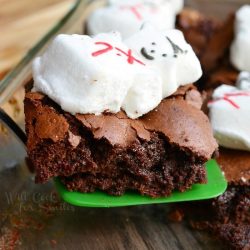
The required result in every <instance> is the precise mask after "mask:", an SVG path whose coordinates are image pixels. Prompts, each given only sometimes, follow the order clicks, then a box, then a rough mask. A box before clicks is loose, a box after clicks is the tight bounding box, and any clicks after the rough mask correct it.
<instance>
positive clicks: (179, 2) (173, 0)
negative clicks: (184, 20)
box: [108, 0, 184, 14]
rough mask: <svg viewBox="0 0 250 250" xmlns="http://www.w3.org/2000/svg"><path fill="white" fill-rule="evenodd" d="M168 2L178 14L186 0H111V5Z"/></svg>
mask: <svg viewBox="0 0 250 250" xmlns="http://www.w3.org/2000/svg"><path fill="white" fill-rule="evenodd" d="M164 2H168V3H170V4H171V6H172V8H173V10H174V11H175V14H178V13H179V12H180V11H181V10H182V9H183V7H184V0H109V1H108V3H109V4H110V5H124V4H132V5H133V4H139V3H149V4H164Z"/></svg>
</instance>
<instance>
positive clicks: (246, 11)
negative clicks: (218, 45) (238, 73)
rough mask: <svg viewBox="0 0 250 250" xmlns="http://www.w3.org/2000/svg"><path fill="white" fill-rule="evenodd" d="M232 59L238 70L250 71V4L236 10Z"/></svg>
mask: <svg viewBox="0 0 250 250" xmlns="http://www.w3.org/2000/svg"><path fill="white" fill-rule="evenodd" d="M230 59H231V63H232V64H233V65H234V66H235V67H236V68H237V69H238V70H245V71H250V5H244V6H243V7H241V8H240V9H239V10H238V11H237V12H236V21H235V38H234V41H233V43H232V46H231V53H230Z"/></svg>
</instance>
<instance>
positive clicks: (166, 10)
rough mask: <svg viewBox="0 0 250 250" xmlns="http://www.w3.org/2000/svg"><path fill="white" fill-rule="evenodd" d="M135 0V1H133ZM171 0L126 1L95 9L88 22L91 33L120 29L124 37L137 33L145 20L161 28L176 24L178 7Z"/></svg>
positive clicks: (169, 27) (171, 26)
mask: <svg viewBox="0 0 250 250" xmlns="http://www.w3.org/2000/svg"><path fill="white" fill-rule="evenodd" d="M132 2H133V3H132ZM177 8H179V7H178V6H175V5H172V4H171V2H169V1H157V2H154V1H142V0H136V1H125V2H123V4H114V5H110V6H106V7H104V8H99V9H97V10H96V11H94V12H93V13H92V14H91V15H90V17H89V19H88V22H87V29H88V33H89V34H90V35H96V34H99V33H102V32H111V31H114V30H115V31H119V32H120V33H121V35H122V37H123V39H125V38H128V37H130V36H132V35H133V34H135V33H137V32H138V31H139V30H140V28H141V26H142V24H143V23H144V22H148V21H149V22H151V23H152V24H153V25H154V26H156V27H157V28H158V29H160V30H164V29H171V28H174V26H175V16H176V9H177Z"/></svg>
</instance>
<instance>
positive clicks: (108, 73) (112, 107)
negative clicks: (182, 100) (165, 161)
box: [33, 33, 162, 118]
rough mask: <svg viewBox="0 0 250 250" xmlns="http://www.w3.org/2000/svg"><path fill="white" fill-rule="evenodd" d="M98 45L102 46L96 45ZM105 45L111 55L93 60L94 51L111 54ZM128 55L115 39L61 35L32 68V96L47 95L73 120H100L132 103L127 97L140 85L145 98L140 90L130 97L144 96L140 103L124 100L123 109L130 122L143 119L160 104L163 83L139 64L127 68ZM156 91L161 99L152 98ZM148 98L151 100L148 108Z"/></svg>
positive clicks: (118, 40) (118, 39) (124, 46)
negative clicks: (87, 117) (77, 115)
mask: <svg viewBox="0 0 250 250" xmlns="http://www.w3.org/2000/svg"><path fill="white" fill-rule="evenodd" d="M99 42H101V43H104V44H95V43H99ZM106 43H107V44H110V46H112V49H110V51H107V52H106V53H103V54H100V55H97V56H93V53H94V52H96V51H100V50H103V49H108V46H106V45H105V44H106ZM116 48H118V49H121V50H122V51H124V52H121V51H119V50H117V49H116ZM128 50H129V49H128V47H127V46H126V45H124V44H123V43H122V42H121V38H120V36H119V35H118V34H117V33H113V34H100V35H97V36H95V37H94V38H91V37H89V36H80V35H72V36H70V35H59V36H57V37H56V38H55V40H54V41H53V42H52V44H51V45H50V47H49V48H48V50H47V51H46V52H45V53H44V55H43V56H41V57H38V58H36V59H35V61H34V63H33V77H34V91H40V92H42V93H44V94H46V95H48V96H49V97H50V98H51V99H52V100H54V101H55V102H57V103H58V104H59V105H60V106H61V108H62V109H63V110H65V111H68V112H70V113H72V114H75V113H83V114H86V113H93V114H96V115H98V114H101V113H102V112H104V111H109V112H112V113H116V112H118V111H120V108H121V106H122V105H123V102H124V100H125V98H126V100H131V97H130V95H129V94H128V92H129V90H130V88H131V86H137V85H136V84H140V85H138V87H137V88H140V87H143V92H141V93H140V91H139V90H136V91H137V92H136V93H132V94H131V95H136V94H137V95H140V96H139V97H136V98H137V99H140V100H141V102H139V101H134V102H131V104H130V105H128V104H126V100H125V103H124V109H125V111H126V110H127V108H128V109H129V111H128V115H129V116H130V117H131V118H136V117H139V116H141V115H143V114H144V113H147V112H149V111H150V110H151V109H153V108H154V107H156V106H157V105H158V104H159V102H160V101H161V95H162V93H161V85H162V83H161V79H160V78H159V77H158V76H157V75H156V73H155V72H152V71H150V70H149V69H148V68H147V66H146V65H144V63H143V62H141V61H140V60H139V59H133V58H131V60H132V63H131V64H130V63H128V57H127V56H126V55H125V54H124V53H128ZM132 55H133V53H132ZM133 56H134V57H135V58H137V56H136V55H133ZM133 60H134V61H133ZM139 80H140V83H137V81H139ZM152 86H158V88H157V90H155V91H156V92H157V91H158V93H155V94H153V93H151V90H152ZM144 95H145V96H144ZM148 97H150V98H151V99H150V101H149V102H148V99H147V98H148ZM132 103H133V104H132Z"/></svg>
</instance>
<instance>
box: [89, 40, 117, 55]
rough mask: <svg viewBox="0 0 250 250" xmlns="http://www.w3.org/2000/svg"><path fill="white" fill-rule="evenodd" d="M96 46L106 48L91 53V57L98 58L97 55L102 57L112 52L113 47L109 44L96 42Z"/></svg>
mask: <svg viewBox="0 0 250 250" xmlns="http://www.w3.org/2000/svg"><path fill="white" fill-rule="evenodd" d="M95 44H96V45H104V46H106V48H104V49H101V50H98V51H96V52H93V53H92V56H99V55H102V54H104V53H107V52H108V51H110V50H112V49H113V46H112V45H111V44H109V43H105V42H96V43H95Z"/></svg>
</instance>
